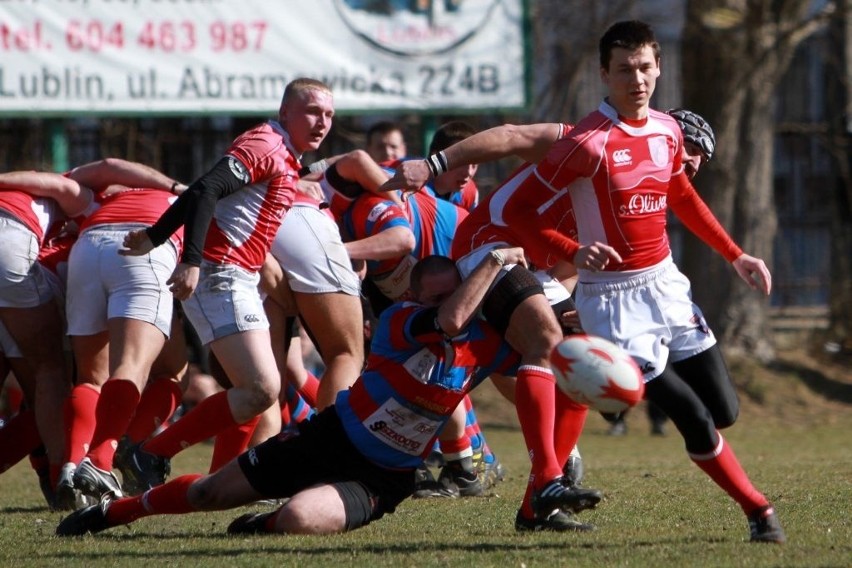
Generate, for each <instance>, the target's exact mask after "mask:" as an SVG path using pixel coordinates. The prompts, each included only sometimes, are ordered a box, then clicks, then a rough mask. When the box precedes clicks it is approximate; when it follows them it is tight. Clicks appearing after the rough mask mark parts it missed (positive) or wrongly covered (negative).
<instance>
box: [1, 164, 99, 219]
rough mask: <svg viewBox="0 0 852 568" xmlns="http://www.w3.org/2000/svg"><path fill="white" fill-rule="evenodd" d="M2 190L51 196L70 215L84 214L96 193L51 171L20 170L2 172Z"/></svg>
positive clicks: (37, 195)
mask: <svg viewBox="0 0 852 568" xmlns="http://www.w3.org/2000/svg"><path fill="white" fill-rule="evenodd" d="M0 190H18V191H23V192H25V193H29V194H30V195H33V196H36V197H49V198H51V199H53V200H54V201H56V202H57V203H58V204H59V207H60V208H61V209H62V211H63V213H65V214H66V215H68V216H69V217H76V216H77V215H81V214H83V213H84V212H85V211H86V209H88V208H89V206H91V205H92V201H93V199H94V194H93V193H92V190H90V189H89V188H88V187H84V186H82V185H81V184H79V183H77V182H76V181H74V180H72V179H68V178H67V177H65V176H63V175H60V174H54V173H50V172H35V171H19V172H6V173H2V174H0Z"/></svg>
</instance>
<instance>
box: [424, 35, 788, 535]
mask: <svg viewBox="0 0 852 568" xmlns="http://www.w3.org/2000/svg"><path fill="white" fill-rule="evenodd" d="M600 59H601V61H600V63H601V77H602V79H603V81H604V83H605V84H606V86H607V88H608V91H609V96H608V97H607V99H605V100H604V102H603V103H602V104H601V106H600V108H599V109H598V111H596V112H594V113H592V114H591V115H589V116H588V117H587V118H586V119H584V120H583V121H582V122H580V123H579V124H578V125H577V127H576V128H575V129H574V130H573V131H572V132H571V134H570V135H569V136H568V137H567V138H566V139H565V140H562V141H560V142H557V143H555V144H553V146H552V148H551V150H550V151H549V153H548V154H547V157H546V158H545V159H544V160H543V161H541V163H540V164H539V165H538V166H537V167H536V168H534V169H533V170H532V171H531V172H530V174H529V175H527V176H526V177H525V178H524V179H523V180H519V183H518V184H517V191H515V192H513V193H512V195H511V196H509V197H510V199H508V200H507V203H506V205H505V206H504V207H503V209H502V211H503V213H504V214H505V215H504V217H503V218H502V219H501V222H502V223H501V225H502V228H503V230H504V231H507V232H508V233H511V236H512V240H511V241H510V242H514V243H520V244H524V245H527V244H530V243H535V242H537V243H539V244H540V246H541V247H542V248H543V250H546V251H548V254H552V255H553V256H554V257H555V258H561V259H564V260H567V261H570V262H572V263H574V264H575V265H576V267H577V268H578V270H579V274H580V283H579V285H578V288H577V307H578V310H579V312H580V316H581V320H582V322H583V327H584V329H585V330H586V331H587V332H588V333H592V334H595V335H600V336H603V337H606V338H610V339H612V340H613V341H615V342H616V343H618V344H619V345H621V346H622V347H624V348H625V349H626V350H627V351H628V352H629V353H631V355H633V356H634V358H636V360H637V362H639V363H640V367H641V368H642V369H643V371H644V373H645V379H646V385H647V388H646V391H645V394H646V398H647V399H648V400H650V401H651V402H654V403H655V404H657V405H658V406H659V407H660V408H661V409H662V410H663V411H664V412H665V413H666V414H667V415H668V416H669V418H670V419H671V420H672V421H673V422H674V424H675V425H676V426H677V428H678V430H679V431H680V432H681V434H682V435H683V437H684V439H685V442H686V449H687V452H688V454H689V456H690V458H691V459H692V461H693V462H694V463H695V464H696V465H697V466H698V467H700V468H701V469H702V470H703V471H704V472H705V473H707V475H708V476H710V478H711V479H713V481H714V482H716V483H717V484H718V485H719V486H720V487H721V488H722V489H724V490H725V491H726V492H727V493H728V494H729V495H730V496H731V497H732V498H733V499H734V500H735V501H736V502H737V503H738V504H739V505H740V507H741V508H742V510H743V512H744V513H745V514H746V516H747V518H748V522H749V527H750V538H751V540H752V541H756V542H784V540H785V535H784V531H783V529H782V528H781V525H780V522H779V521H778V518H777V515H776V513H775V510H774V508H773V507H772V505H771V504H770V503H769V501H768V500H767V498H766V496H764V495H763V494H762V493H760V492H759V491H757V490H756V489H755V488H754V486H753V485H752V484H751V482H750V480H749V479H748V476H747V475H746V473H745V472H744V471H743V469H742V467H741V466H740V464H739V461H738V460H737V458H736V456H735V455H734V453H733V450H732V449H731V447H730V445H729V444H727V443H726V442H725V440H724V438H723V436H722V435H721V433H720V432H719V430H720V429H722V428H725V427H728V426H730V425H732V424H733V423H734V421H735V420H736V416H737V413H738V401H737V397H736V391H735V389H734V387H733V384H732V381H731V379H730V376H729V374H728V371H727V368H726V366H725V364H724V360H723V359H722V356H721V352H720V350H719V347H718V345H717V344H716V340H715V338H714V337H713V334H712V332H711V331H710V329H709V328H708V327H707V325H706V323H705V322H704V319H703V316H702V315H701V311H700V310H699V308H698V307H697V306H695V305H694V304H692V302H691V300H690V296H689V282H688V281H687V280H686V278H685V277H683V275H682V274H680V272H679V271H678V270H677V268H676V267H675V266H674V264H673V263H672V261H671V255H670V250H669V246H668V239H667V236H666V233H665V225H666V217H665V216H666V210H667V209H668V208H669V207H671V209H672V210H673V211H674V213H675V214H677V215H678V217H679V218H680V219H681V220H682V221H683V222H684V224H685V225H686V226H687V228H689V229H690V230H691V231H692V232H694V233H695V234H696V235H698V236H699V237H700V238H701V239H702V240H704V241H705V242H706V243H708V244H709V245H710V246H711V247H713V248H714V250H716V251H717V252H719V253H720V254H721V255H722V256H724V257H725V258H726V259H727V260H728V261H730V262H731V263H732V265H733V268H734V270H735V271H736V272H737V274H738V275H739V276H740V277H741V278H742V279H743V280H744V281H745V282H746V283H747V284H748V285H749V286H751V287H752V288H755V289H758V290H760V291H761V292H763V293H765V294H768V293H769V292H770V290H771V276H770V273H769V271H768V269H767V268H766V265H765V263H764V262H763V261H762V260H760V259H757V258H754V257H752V256H749V255H747V254H744V253H743V252H742V250H741V249H740V248H739V247H738V246H737V245H736V244H735V243H734V242H733V241H732V240H731V238H730V237H729V236H728V234H727V233H726V232H725V230H724V229H723V228H722V227H721V226H720V225H719V223H718V221H717V220H716V218H715V217H714V216H713V214H712V213H711V212H710V211H709V209H708V208H707V206H706V205H705V204H704V203H703V201H701V199H700V197H699V196H698V194H697V193H696V191H695V189H694V188H693V186H692V185H691V183H690V182H689V175H688V169H689V167H688V166H685V165H684V159H683V154H682V147H683V134H682V132H681V129H680V128H679V126H678V124H677V122H676V120H675V119H674V118H673V117H670V116H668V115H666V114H664V113H659V112H656V111H653V110H651V109H650V108H649V102H650V98H651V96H652V95H653V92H654V87H655V85H656V78H657V77H658V76H659V73H660V67H659V44H658V43H657V42H656V39H655V38H654V34H653V31H652V30H651V28H650V27H649V26H648V25H647V24H644V23H642V22H637V21H630V22H619V23H617V24H615V25H613V26H612V27H611V28H610V29H609V30H608V31H607V32H606V34H604V36H603V37H602V39H601V42H600ZM545 127H546V126H545ZM521 130H522V129H521ZM521 130H517V131H516V132H518V133H519V135H520V136H524V134H523V133H522V132H521ZM492 134H493V133H492ZM526 134H529V132H527V133H526ZM469 141H470V139H468V141H466V142H469ZM479 142H482V140H480V141H479ZM500 151H501V148H500V147H499V143H497V144H495V146H494V147H493V148H492V150H491V151H490V152H491V155H492V156H494V155H496V156H499V155H500ZM448 154H450V153H445V154H444V155H443V156H437V157H435V159H434V160H433V161H432V166H433V167H446V166H451V165H452V164H453V163H454V162H453V161H452V159H450V160H449V162H443V163H442V160H443V159H445V158H447V156H448ZM487 154H489V152H482V153H481V157H487ZM469 159H470V156H465V157H464V161H465V162H466V161H468V160H469ZM687 162H688V161H687ZM569 202H570V203H572V205H568V203H569ZM569 209H572V210H574V211H576V212H577V214H576V219H575V223H573V224H570V223H569V225H568V226H567V227H560V226H559V220H560V219H561V217H560V215H559V213H560V212H562V211H567V210H569ZM530 218H535V219H536V226H535V227H531V226H530V224H529V222H528V221H527V219H530ZM572 227H573V228H574V229H575V231H574V232H572V231H571V230H570V229H571V228H572ZM566 229H567V230H566ZM508 233H507V234H508ZM651 288H654V289H658V290H660V292H659V294H657V293H656V292H655V293H654V294H653V295H652V294H651V291H650V290H651ZM659 295H662V296H659ZM657 297H665V299H666V300H665V301H666V302H667V304H666V306H667V307H666V308H665V309H662V308H659V306H658V303H657V302H658V300H656V299H655V298H657ZM605 303H606V306H609V307H606V306H605V305H604V304H605ZM655 306H656V307H655ZM613 310H618V311H619V313H623V314H627V315H628V316H630V317H625V318H621V319H619V320H618V325H617V326H614V325H613V320H612V318H611V314H612V313H613ZM642 314H647V315H642ZM653 314H657V315H656V316H654V317H652V316H653ZM655 318H664V321H657V319H655ZM660 329H666V330H669V331H667V332H666V333H665V334H661V333H660V332H659V330H660Z"/></svg>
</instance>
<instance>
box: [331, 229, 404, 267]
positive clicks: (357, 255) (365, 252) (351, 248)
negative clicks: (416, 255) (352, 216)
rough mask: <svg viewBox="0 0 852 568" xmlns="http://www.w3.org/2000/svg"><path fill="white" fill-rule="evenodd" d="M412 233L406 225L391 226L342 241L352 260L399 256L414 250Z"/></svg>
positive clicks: (382, 258) (383, 258)
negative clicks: (367, 235)
mask: <svg viewBox="0 0 852 568" xmlns="http://www.w3.org/2000/svg"><path fill="white" fill-rule="evenodd" d="M414 245H415V242H414V233H412V232H411V229H409V228H407V227H391V228H389V229H386V230H384V231H381V232H380V233H378V234H376V235H373V236H371V237H367V238H365V239H359V240H357V241H350V242H348V243H344V246H345V247H346V252H348V253H349V258H351V259H353V260H385V259H388V258H399V257H401V256H405V255H406V254H408V253H410V252H411V251H413V250H414Z"/></svg>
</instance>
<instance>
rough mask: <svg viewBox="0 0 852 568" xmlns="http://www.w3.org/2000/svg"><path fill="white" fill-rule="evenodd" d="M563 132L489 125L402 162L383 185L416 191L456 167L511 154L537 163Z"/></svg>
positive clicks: (548, 126)
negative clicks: (422, 156)
mask: <svg viewBox="0 0 852 568" xmlns="http://www.w3.org/2000/svg"><path fill="white" fill-rule="evenodd" d="M560 132H561V126H560V125H559V124H556V123H540V124H525V125H515V124H504V125H503V126H496V127H494V128H489V129H488V130H483V131H482V132H478V133H476V134H474V135H473V136H470V137H468V138H465V139H464V140H462V141H460V142H456V143H455V144H453V145H452V146H450V147H449V148H447V149H445V150H442V151H441V152H439V153H438V154H435V155H433V156H430V157H429V158H427V159H425V160H409V161H407V162H403V163H402V164H400V167H399V168H398V169H397V171H396V174H395V175H394V177H393V178H391V180H390V181H388V183H386V184H385V185H384V186H383V187H382V188H383V189H403V190H406V191H417V190H418V189H420V188H421V187H423V186H424V185H425V184H426V182H428V181H429V178H431V177H435V176H437V175H439V174H441V173H444V172H446V171H448V170H450V169H452V168H455V167H457V166H463V165H467V164H481V163H482V162H488V161H492V160H498V159H500V158H506V157H509V156H516V157H518V158H521V159H523V160H524V161H527V162H538V161H540V160H541V159H543V158H544V156H545V155H546V154H547V151H548V149H549V148H550V145H551V144H553V143H554V142H555V141H556V140H557V138H558V137H559V134H560Z"/></svg>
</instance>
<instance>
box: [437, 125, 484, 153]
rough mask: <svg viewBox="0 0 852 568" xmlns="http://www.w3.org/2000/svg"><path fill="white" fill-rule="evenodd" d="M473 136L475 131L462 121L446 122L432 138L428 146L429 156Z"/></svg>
mask: <svg viewBox="0 0 852 568" xmlns="http://www.w3.org/2000/svg"><path fill="white" fill-rule="evenodd" d="M474 134H476V129H475V128H474V127H473V126H471V125H470V124H469V123H467V122H465V121H463V120H451V121H450V122H446V123H444V124H442V125H441V126H440V127H439V128H438V130H436V131H435V134H434V135H433V136H432V143H431V144H429V154H434V153H435V152H440V151H441V150H444V149H446V148H449V147H450V146H452V145H453V144H455V143H456V142H460V141H462V140H464V139H465V138H468V137H470V136H473V135H474Z"/></svg>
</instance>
